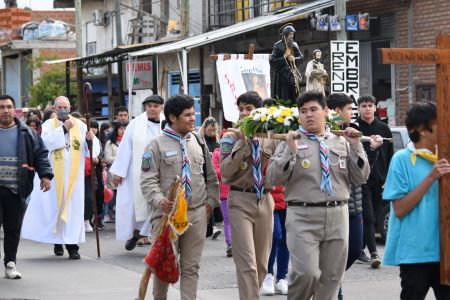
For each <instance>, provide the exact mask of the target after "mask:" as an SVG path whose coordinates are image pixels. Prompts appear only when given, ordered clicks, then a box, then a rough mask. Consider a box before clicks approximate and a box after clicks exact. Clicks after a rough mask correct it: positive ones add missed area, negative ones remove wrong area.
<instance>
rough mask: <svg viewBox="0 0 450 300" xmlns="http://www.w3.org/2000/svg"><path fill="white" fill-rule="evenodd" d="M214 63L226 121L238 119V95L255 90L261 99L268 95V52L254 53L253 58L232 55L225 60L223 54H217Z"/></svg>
mask: <svg viewBox="0 0 450 300" xmlns="http://www.w3.org/2000/svg"><path fill="white" fill-rule="evenodd" d="M242 56H243V55H242ZM216 65H217V76H218V78H219V84H220V94H221V96H222V106H223V112H224V116H225V119H226V120H227V121H230V122H236V121H237V120H238V119H239V110H238V107H237V105H236V101H237V98H238V97H239V95H241V94H243V93H245V92H248V91H255V92H257V93H258V94H259V96H260V97H261V98H262V99H266V98H268V97H269V96H270V64H269V55H268V54H254V55H253V59H243V57H238V55H232V57H231V59H227V60H223V55H219V57H218V60H217V62H216Z"/></svg>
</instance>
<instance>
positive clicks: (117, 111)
mask: <svg viewBox="0 0 450 300" xmlns="http://www.w3.org/2000/svg"><path fill="white" fill-rule="evenodd" d="M122 111H124V112H126V113H128V108H127V107H126V106H119V107H118V108H117V109H116V116H117V115H118V114H119V113H120V112H122Z"/></svg>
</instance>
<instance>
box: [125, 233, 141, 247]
mask: <svg viewBox="0 0 450 300" xmlns="http://www.w3.org/2000/svg"><path fill="white" fill-rule="evenodd" d="M138 240H139V237H138V236H137V237H135V236H134V237H132V238H131V239H129V240H128V241H127V242H126V243H125V250H127V251H131V250H133V249H134V248H136V244H137V242H138Z"/></svg>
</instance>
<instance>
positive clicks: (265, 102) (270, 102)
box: [263, 98, 277, 106]
mask: <svg viewBox="0 0 450 300" xmlns="http://www.w3.org/2000/svg"><path fill="white" fill-rule="evenodd" d="M274 105H277V101H275V99H273V98H267V99H264V100H263V106H274Z"/></svg>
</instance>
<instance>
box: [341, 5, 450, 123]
mask: <svg viewBox="0 0 450 300" xmlns="http://www.w3.org/2000/svg"><path fill="white" fill-rule="evenodd" d="M412 11H413V24H412V30H413V43H412V44H413V45H412V47H414V48H434V47H435V45H436V36H437V35H438V34H439V33H440V32H443V33H447V34H450V1H449V0H421V1H412ZM347 12H349V13H350V12H368V13H369V14H370V15H372V16H382V15H393V16H394V19H395V34H394V45H395V47H398V48H405V47H407V46H408V7H407V1H401V0H371V1H367V0H357V1H349V2H347ZM395 70H396V72H395V77H396V78H395V84H396V86H395V89H396V91H397V92H396V95H395V98H396V113H397V124H401V125H403V124H404V119H405V114H406V111H407V109H408V106H409V100H408V66H403V65H397V66H396V67H395ZM412 70H413V84H414V85H413V87H412V93H413V101H416V100H417V99H416V86H417V85H435V84H436V74H435V70H436V67H435V66H413V68H412Z"/></svg>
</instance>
